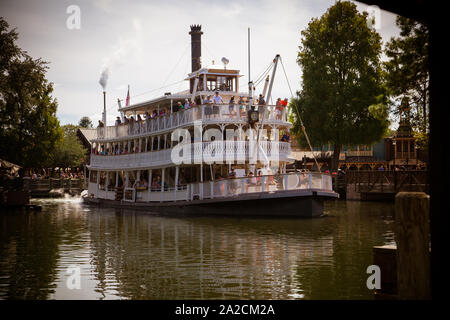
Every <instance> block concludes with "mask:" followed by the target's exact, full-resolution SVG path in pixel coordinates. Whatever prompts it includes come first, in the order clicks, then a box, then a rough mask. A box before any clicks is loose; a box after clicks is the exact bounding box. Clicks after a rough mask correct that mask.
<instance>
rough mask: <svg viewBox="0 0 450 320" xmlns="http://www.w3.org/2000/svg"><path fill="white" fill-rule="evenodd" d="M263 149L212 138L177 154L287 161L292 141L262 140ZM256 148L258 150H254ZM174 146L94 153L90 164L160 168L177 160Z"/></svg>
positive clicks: (189, 158) (181, 157)
mask: <svg viewBox="0 0 450 320" xmlns="http://www.w3.org/2000/svg"><path fill="white" fill-rule="evenodd" d="M259 145H260V146H261V149H262V150H263V151H264V154H262V153H261V151H260V149H259V148H257V147H256V141H255V142H254V143H250V142H249V141H211V142H194V143H192V144H190V152H188V153H184V152H183V153H181V154H178V155H177V161H178V163H185V164H190V163H201V162H202V161H206V162H210V163H212V162H215V163H225V162H229V161H240V160H241V161H246V160H247V161H248V160H249V159H252V158H253V157H255V158H253V159H255V160H256V159H259V160H263V159H264V158H265V157H267V160H271V161H275V160H278V161H281V160H283V161H285V160H287V159H288V157H289V155H290V153H291V147H290V143H289V142H281V141H259ZM255 150H256V153H255ZM175 161H176V160H175V158H174V156H173V154H172V149H164V150H159V151H149V152H138V153H130V154H123V155H109V156H106V155H94V154H92V155H91V163H90V168H91V169H92V170H100V169H104V170H124V169H132V168H158V167H161V166H166V165H173V164H177V162H175Z"/></svg>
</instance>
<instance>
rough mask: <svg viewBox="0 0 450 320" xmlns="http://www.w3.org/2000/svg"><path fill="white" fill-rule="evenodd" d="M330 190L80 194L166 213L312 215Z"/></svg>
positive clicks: (329, 197)
mask: <svg viewBox="0 0 450 320" xmlns="http://www.w3.org/2000/svg"><path fill="white" fill-rule="evenodd" d="M338 197H339V195H338V194H337V193H335V192H333V191H331V192H330V191H323V190H317V191H314V190H304V191H302V192H299V191H295V192H270V193H258V194H245V195H237V196H235V197H227V198H215V199H204V200H193V201H176V202H175V201H174V202H130V201H123V200H122V201H118V200H109V199H100V198H90V197H84V198H83V200H84V202H85V203H87V204H92V205H101V206H102V207H114V208H123V209H136V210H143V211H147V212H148V213H159V214H170V215H189V216H191V215H211V216H213V215H220V216H255V217H257V216H264V217H299V218H312V217H320V216H322V215H323V202H324V201H325V200H332V199H337V198H338Z"/></svg>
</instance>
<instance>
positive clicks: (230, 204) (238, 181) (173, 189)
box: [83, 25, 338, 217]
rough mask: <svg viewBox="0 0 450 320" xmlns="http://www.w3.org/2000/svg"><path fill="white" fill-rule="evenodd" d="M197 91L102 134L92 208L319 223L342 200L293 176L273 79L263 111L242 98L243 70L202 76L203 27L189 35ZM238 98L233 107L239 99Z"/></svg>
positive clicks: (139, 109) (138, 108)
mask: <svg viewBox="0 0 450 320" xmlns="http://www.w3.org/2000/svg"><path fill="white" fill-rule="evenodd" d="M190 29H191V30H190V33H189V34H190V35H191V43H192V72H191V73H189V74H188V76H187V78H186V79H185V80H186V81H188V82H189V90H186V91H182V92H178V93H173V94H172V93H170V92H167V93H166V94H164V95H163V96H161V97H158V98H155V99H152V100H148V101H144V102H141V103H137V104H131V105H127V106H124V107H120V108H119V112H120V113H121V115H122V119H121V121H117V122H116V125H115V126H106V125H105V126H99V127H98V128H97V138H96V139H93V140H92V141H91V142H92V152H91V155H90V164H89V165H88V167H87V168H88V169H89V171H90V173H89V182H88V191H87V192H86V193H85V194H84V195H83V199H84V200H85V201H86V202H88V203H95V204H101V205H106V206H114V207H133V208H137V209H144V210H147V211H152V212H162V213H181V214H220V215H229V214H235V215H261V216H265V215H271V216H302V217H312V216H320V215H322V213H323V201H324V200H325V199H330V198H337V197H338V195H337V194H336V193H335V192H334V191H333V190H332V180H331V176H330V175H328V174H324V173H320V172H301V173H300V172H294V173H287V172H286V166H287V164H289V163H291V162H292V161H293V159H292V158H291V157H290V152H291V148H290V141H282V140H283V139H280V138H281V136H282V135H283V133H285V132H288V131H289V129H290V128H291V127H292V124H291V123H290V122H289V121H288V120H287V108H286V107H284V108H283V107H280V106H279V105H269V104H267V103H268V102H269V101H270V98H271V97H270V94H271V89H272V85H273V79H274V76H275V70H276V65H277V62H278V58H279V55H277V56H276V57H275V59H274V61H273V63H274V66H273V74H272V79H271V81H270V84H269V80H268V79H266V83H265V86H264V91H263V92H262V94H261V95H260V98H259V100H258V102H256V101H255V99H253V90H254V88H253V84H252V82H250V83H249V92H239V79H240V78H241V77H242V76H241V75H240V73H239V70H234V69H227V68H226V65H227V63H228V60H227V59H226V58H223V59H222V62H223V63H224V68H223V69H221V68H217V67H215V66H213V67H212V68H209V67H207V68H203V67H202V65H201V35H202V34H203V32H202V31H201V26H199V25H193V26H191V28H190ZM233 97H234V98H233Z"/></svg>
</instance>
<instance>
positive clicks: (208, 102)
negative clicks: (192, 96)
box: [203, 96, 212, 119]
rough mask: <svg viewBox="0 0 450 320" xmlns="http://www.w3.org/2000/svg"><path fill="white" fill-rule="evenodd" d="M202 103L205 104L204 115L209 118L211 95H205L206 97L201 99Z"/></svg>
mask: <svg viewBox="0 0 450 320" xmlns="http://www.w3.org/2000/svg"><path fill="white" fill-rule="evenodd" d="M203 103H204V104H205V105H206V106H205V117H206V118H207V119H211V114H212V107H211V104H212V100H211V96H207V97H206V99H205V100H204V101H203Z"/></svg>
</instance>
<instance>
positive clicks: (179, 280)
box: [0, 198, 394, 299]
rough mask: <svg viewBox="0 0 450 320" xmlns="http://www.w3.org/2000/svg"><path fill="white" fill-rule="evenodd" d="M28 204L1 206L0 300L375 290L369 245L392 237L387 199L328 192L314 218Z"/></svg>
mask: <svg viewBox="0 0 450 320" xmlns="http://www.w3.org/2000/svg"><path fill="white" fill-rule="evenodd" d="M33 203H36V204H39V205H41V206H42V207H43V209H42V211H40V212H32V211H30V212H26V211H21V210H18V211H17V210H16V211H2V212H1V213H0V299H373V292H372V291H370V290H369V289H367V287H366V280H367V277H368V276H369V275H368V274H367V273H366V269H367V267H368V266H369V265H371V264H373V253H372V247H373V246H375V245H384V244H391V243H393V242H394V234H393V226H394V220H393V213H394V206H393V204H391V203H375V202H355V201H330V202H327V203H326V205H325V212H326V213H327V216H326V217H324V218H316V219H272V218H270V219H269V218H264V219H261V218H230V217H219V218H218V217H166V216H160V215H157V214H150V213H145V212H142V211H131V210H119V209H111V208H99V207H93V206H88V205H85V204H83V203H82V202H81V200H80V199H79V198H64V199H45V200H34V201H33ZM78 274H79V277H77V275H78ZM78 280H79V281H78Z"/></svg>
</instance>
